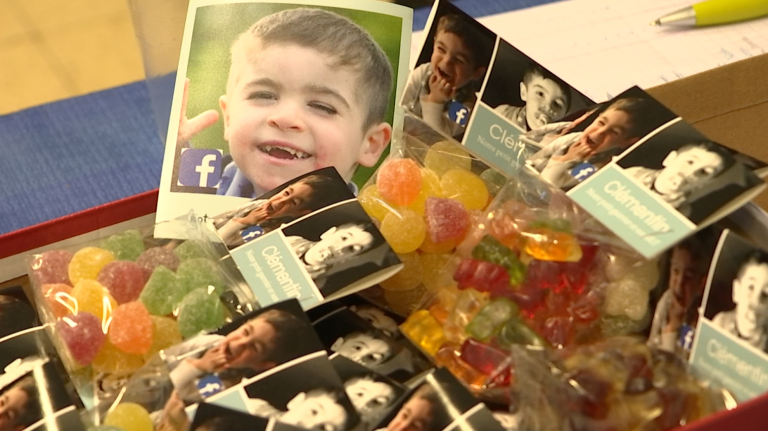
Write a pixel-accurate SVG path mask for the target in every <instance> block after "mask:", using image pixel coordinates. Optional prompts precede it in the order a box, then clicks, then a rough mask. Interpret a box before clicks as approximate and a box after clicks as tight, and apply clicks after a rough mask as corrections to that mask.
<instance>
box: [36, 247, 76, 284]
mask: <svg viewBox="0 0 768 431" xmlns="http://www.w3.org/2000/svg"><path fill="white" fill-rule="evenodd" d="M71 260H72V253H70V252H68V251H65V250H51V251H46V252H45V253H43V254H40V255H36V256H35V257H34V259H32V262H31V263H30V269H31V270H32V278H33V280H34V281H35V283H37V284H38V285H41V284H56V283H61V284H68V285H70V286H71V285H72V282H71V281H70V280H69V262H70V261H71Z"/></svg>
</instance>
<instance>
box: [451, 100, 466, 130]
mask: <svg viewBox="0 0 768 431" xmlns="http://www.w3.org/2000/svg"><path fill="white" fill-rule="evenodd" d="M448 118H450V119H451V121H453V122H454V123H456V124H458V125H459V126H466V125H467V121H468V120H469V108H467V107H466V106H464V105H463V104H461V103H460V102H457V101H455V100H454V101H453V102H451V104H450V105H448Z"/></svg>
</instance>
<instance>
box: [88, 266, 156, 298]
mask: <svg viewBox="0 0 768 431" xmlns="http://www.w3.org/2000/svg"><path fill="white" fill-rule="evenodd" d="M96 281H98V282H99V283H101V285H102V286H104V287H106V288H107V289H109V293H110V294H112V297H113V298H115V300H116V301H117V302H118V304H124V303H126V302H131V301H135V300H137V299H139V294H140V293H141V290H142V289H144V284H145V283H146V282H147V279H146V278H145V276H144V270H143V269H142V267H140V266H139V265H138V264H136V263H133V262H129V261H126V260H116V261H113V262H110V263H108V264H106V265H104V268H101V271H99V275H98V277H96Z"/></svg>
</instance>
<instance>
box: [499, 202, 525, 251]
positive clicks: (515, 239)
mask: <svg viewBox="0 0 768 431" xmlns="http://www.w3.org/2000/svg"><path fill="white" fill-rule="evenodd" d="M533 219H534V214H533V213H532V212H531V210H530V209H529V208H528V206H526V205H525V204H524V203H522V202H519V201H515V200H510V201H506V202H504V203H503V204H502V205H501V207H500V208H498V209H496V210H494V211H493V212H492V213H491V214H490V215H489V217H488V231H489V233H490V234H491V235H493V236H494V238H496V239H498V240H499V241H500V242H501V243H502V244H504V245H506V246H507V247H510V248H513V249H514V248H517V246H518V243H519V242H520V239H521V231H523V230H524V229H525V228H526V227H527V225H528V223H530V222H531V221H533Z"/></svg>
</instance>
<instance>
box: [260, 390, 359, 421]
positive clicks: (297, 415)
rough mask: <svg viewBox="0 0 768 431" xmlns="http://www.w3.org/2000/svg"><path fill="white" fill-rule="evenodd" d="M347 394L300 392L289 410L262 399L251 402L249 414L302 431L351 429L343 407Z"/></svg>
mask: <svg viewBox="0 0 768 431" xmlns="http://www.w3.org/2000/svg"><path fill="white" fill-rule="evenodd" d="M343 397H344V394H343V391H342V390H339V389H326V388H316V389H312V390H310V391H307V392H299V393H298V394H296V395H295V396H294V397H293V398H291V400H290V401H288V404H287V405H286V408H287V409H286V410H285V411H283V410H280V409H277V408H275V407H273V406H272V405H271V404H270V403H269V402H268V401H266V400H263V399H258V398H257V399H253V398H252V399H249V400H248V401H247V406H248V412H249V413H250V414H252V415H256V416H261V417H265V418H273V419H276V420H278V421H280V422H283V423H286V424H289V425H295V426H297V427H300V428H302V429H307V430H318V431H342V430H345V429H348V422H349V414H348V412H347V411H346V409H344V407H343V405H342V400H343Z"/></svg>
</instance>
